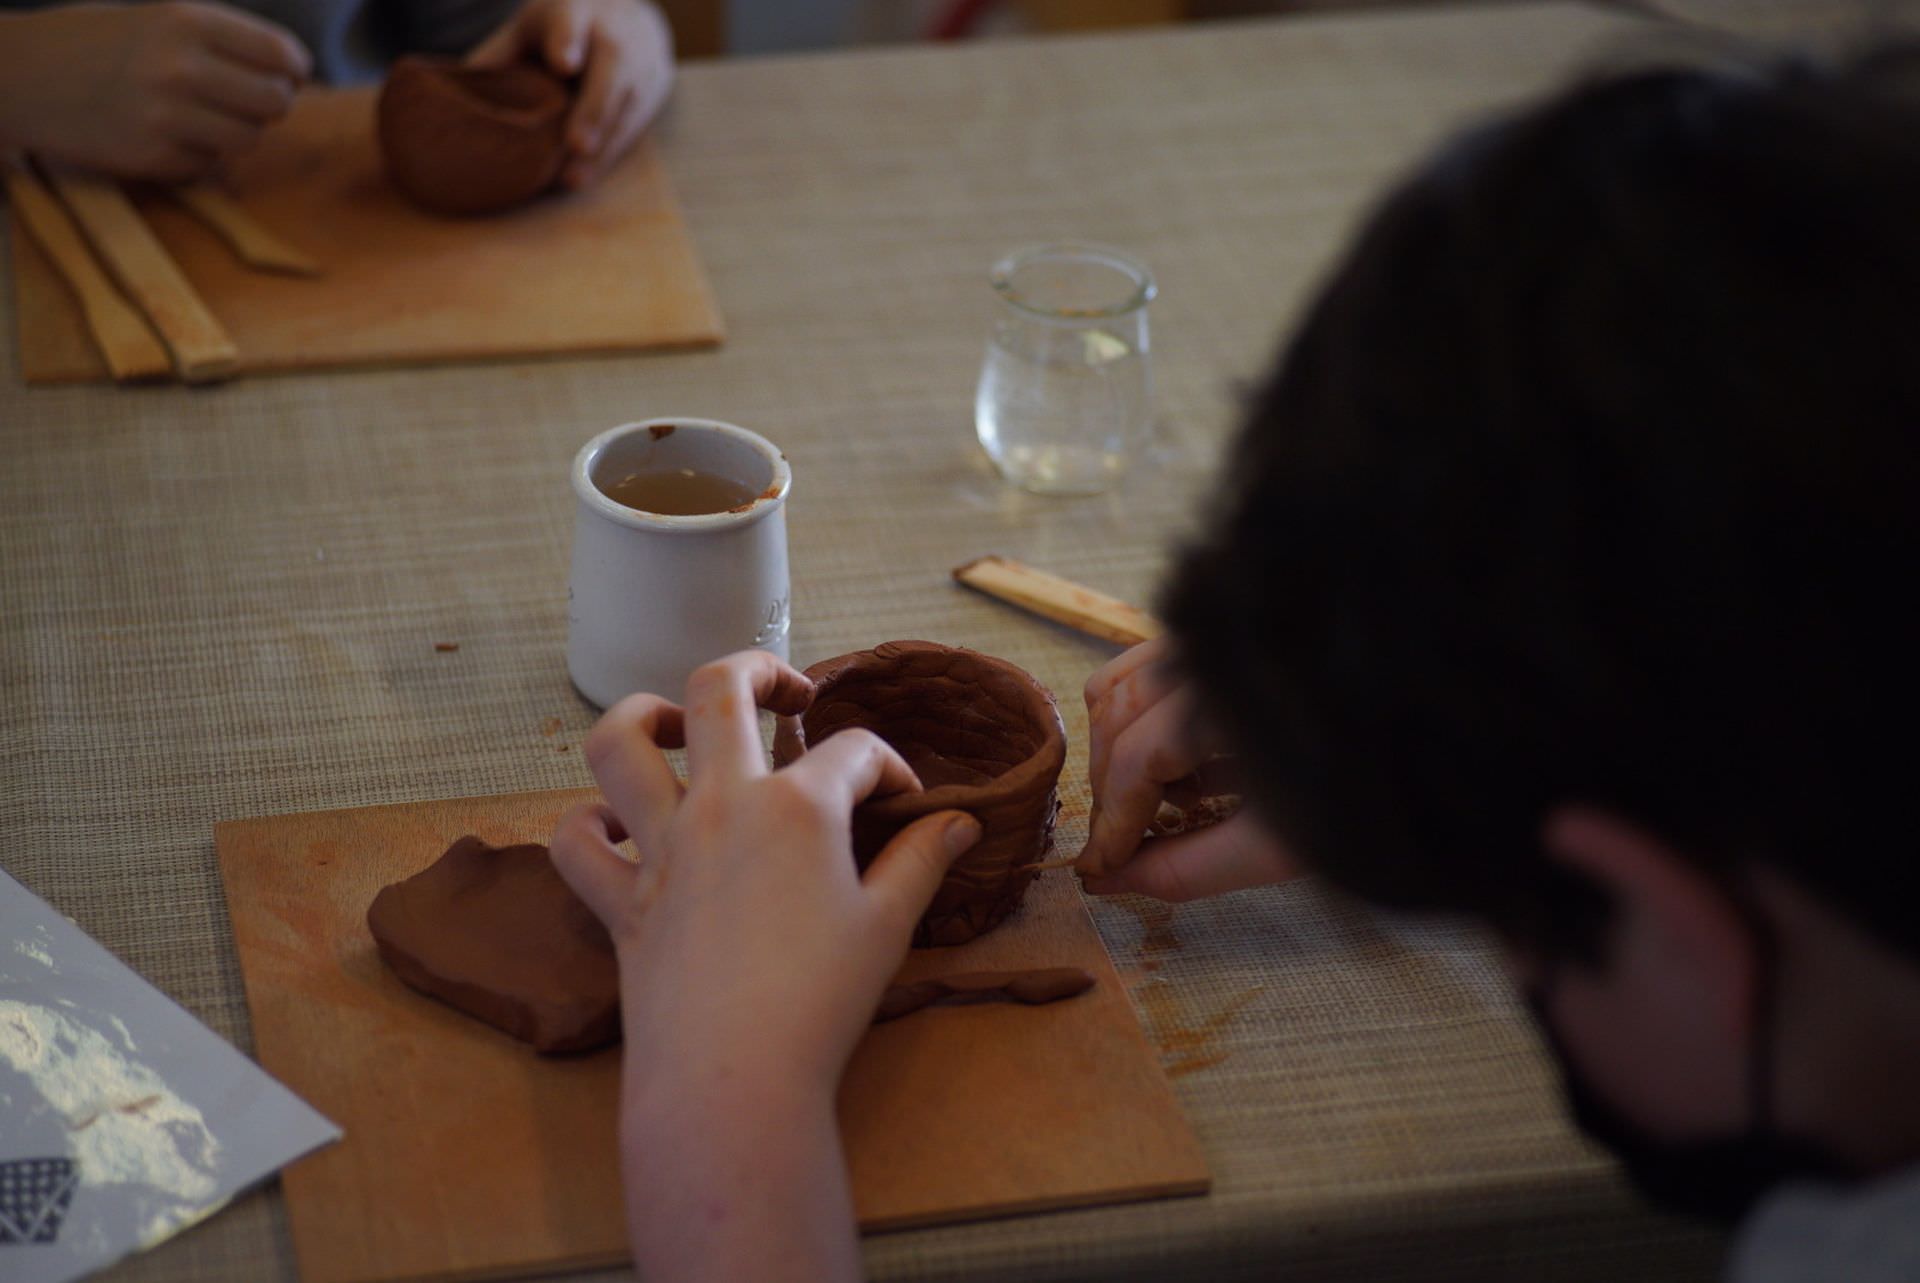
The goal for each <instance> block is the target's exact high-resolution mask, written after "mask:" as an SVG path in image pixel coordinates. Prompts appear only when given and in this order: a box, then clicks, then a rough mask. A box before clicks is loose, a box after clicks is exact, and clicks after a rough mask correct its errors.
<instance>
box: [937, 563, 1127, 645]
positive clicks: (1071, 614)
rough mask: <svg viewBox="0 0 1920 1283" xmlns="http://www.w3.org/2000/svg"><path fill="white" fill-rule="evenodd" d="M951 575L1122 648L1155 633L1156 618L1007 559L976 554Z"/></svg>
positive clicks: (1090, 590) (988, 593) (1112, 598)
mask: <svg viewBox="0 0 1920 1283" xmlns="http://www.w3.org/2000/svg"><path fill="white" fill-rule="evenodd" d="M953 577H954V578H955V579H957V580H959V581H960V582H961V583H963V584H965V585H966V586H967V587H969V588H973V589H977V590H979V591H980V592H983V593H985V594H987V596H989V597H998V598H999V599H1000V600H1001V601H1005V602H1011V603H1012V604H1014V605H1016V606H1019V607H1020V608H1022V609H1023V610H1030V611H1032V612H1033V613H1034V614H1036V615H1040V616H1043V617H1044V618H1047V619H1051V620H1053V621H1054V622H1055V623H1059V624H1065V625H1066V626H1067V627H1069V628H1077V629H1079V630H1080V631H1081V632H1083V633H1087V634H1089V635H1091V636H1094V637H1099V638H1103V639H1105V640H1106V641H1110V642H1119V643H1120V644H1121V645H1122V646H1137V645H1139V644H1140V643H1141V642H1143V641H1147V640H1150V639H1151V638H1154V637H1158V636H1159V635H1160V623H1159V621H1158V620H1156V619H1154V618H1153V616H1151V615H1149V614H1147V613H1146V612H1145V611H1144V610H1141V609H1140V608H1138V607H1137V606H1129V605H1128V604H1127V603H1126V602H1124V601H1120V600H1118V599H1117V598H1114V597H1109V596H1107V595H1106V594H1105V593H1099V592H1095V591H1094V590H1093V589H1091V588H1085V587H1082V586H1081V585H1079V584H1076V583H1074V582H1073V581H1072V580H1071V579H1062V578H1060V577H1059V576H1058V575H1050V574H1048V573H1047V572H1046V571H1044V570H1035V569H1034V568H1033V567H1032V566H1028V565H1025V564H1023V563H1021V562H1018V561H1015V560H1013V558H1011V557H991V556H989V557H980V558H976V559H975V560H973V561H969V562H968V563H967V564H966V565H964V566H956V567H955V568H954V571H953Z"/></svg>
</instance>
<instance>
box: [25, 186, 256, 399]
mask: <svg viewBox="0 0 1920 1283" xmlns="http://www.w3.org/2000/svg"><path fill="white" fill-rule="evenodd" d="M51 177H52V179H53V187H54V190H55V191H57V192H59V193H60V199H61V200H62V201H63V202H65V204H66V207H67V211H68V212H69V213H71V214H72V215H73V219H74V221H75V222H76V223H78V224H80V230H81V231H82V232H83V233H85V235H86V238H87V241H88V242H89V243H90V244H91V245H92V246H93V249H94V252H95V253H96V254H98V255H99V256H100V258H101V260H102V261H104V262H105V263H106V265H107V270H108V271H109V272H111V273H112V274H113V278H114V280H115V281H117V282H118V283H119V285H120V288H121V289H123V290H125V291H126V292H127V297H129V298H130V299H132V300H133V302H134V303H135V305H137V306H138V307H139V308H140V310H141V312H142V313H144V314H145V315H146V318H147V321H148V323H150V324H151V325H152V326H153V328H154V329H155V330H157V331H159V333H160V339H161V341H162V342H163V343H165V344H166V345H167V350H168V351H169V352H171V353H172V354H173V368H174V369H175V370H176V371H177V372H178V373H179V375H180V377H181V378H182V379H185V380H186V381H187V382H189V383H209V382H212V381H213V380H216V379H225V378H231V377H232V376H233V374H234V373H235V372H236V371H237V370H238V369H239V365H240V351H239V349H238V348H236V347H235V346H234V345H233V340H232V339H231V338H229V337H228V336H227V332H226V330H225V329H223V328H222V327H221V325H220V322H219V321H218V320H216V319H214V315H213V313H212V312H209V311H208V310H207V305H206V304H205V303H203V302H201V301H200V296H199V295H198V294H197V293H195V292H194V288H193V286H192V284H190V283H189V282H188V280H187V278H186V276H185V275H184V274H182V273H181V271H180V267H179V265H178V264H176V263H175V262H174V261H173V258H172V256H171V255H169V254H168V253H167V251H166V247H165V246H163V245H161V244H160V240H159V238H158V237H156V236H155V235H154V234H153V229H152V228H150V227H148V226H147V224H146V220H145V219H143V218H141V217H140V212H139V211H138V210H136V209H135V208H134V207H133V202H132V201H130V200H128V199H127V194H126V193H125V192H123V191H121V190H120V185H119V184H118V183H116V182H114V181H113V180H112V179H110V178H101V177H98V176H96V175H93V174H79V173H72V172H69V171H66V170H56V171H54V173H53V174H52V176H51Z"/></svg>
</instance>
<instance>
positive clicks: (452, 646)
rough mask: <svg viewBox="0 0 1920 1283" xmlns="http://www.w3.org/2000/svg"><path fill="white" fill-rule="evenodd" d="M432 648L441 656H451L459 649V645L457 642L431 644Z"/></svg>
mask: <svg viewBox="0 0 1920 1283" xmlns="http://www.w3.org/2000/svg"><path fill="white" fill-rule="evenodd" d="M433 648H434V649H435V650H437V651H439V652H440V653H441V654H442V655H451V654H453V652H454V651H456V650H459V649H460V643H459V642H435V643H434V644H433Z"/></svg>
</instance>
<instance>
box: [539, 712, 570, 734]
mask: <svg viewBox="0 0 1920 1283" xmlns="http://www.w3.org/2000/svg"><path fill="white" fill-rule="evenodd" d="M565 725H566V723H565V722H563V721H561V720H560V719H559V718H557V717H549V718H548V719H547V720H546V721H544V722H542V723H540V733H541V734H542V735H544V736H546V737H547V738H548V739H552V738H553V737H554V736H555V735H558V734H559V733H560V728H561V727H562V726H565Z"/></svg>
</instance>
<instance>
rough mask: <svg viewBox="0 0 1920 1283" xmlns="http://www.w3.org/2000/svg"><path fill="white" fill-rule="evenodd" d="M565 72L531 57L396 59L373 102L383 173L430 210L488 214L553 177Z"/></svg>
mask: <svg viewBox="0 0 1920 1283" xmlns="http://www.w3.org/2000/svg"><path fill="white" fill-rule="evenodd" d="M572 105H573V95H572V93H571V92H570V91H569V90H568V88H567V85H566V83H565V82H564V81H562V80H560V79H558V78H556V77H555V76H553V75H550V74H549V73H548V72H546V71H544V70H542V69H541V68H539V67H536V66H533V65H532V64H529V63H520V64H516V65H514V66H511V67H500V68H489V69H484V70H483V69H478V68H471V67H462V66H460V65H459V64H458V63H456V62H453V61H451V60H450V59H445V58H422V57H407V58H402V59H400V60H399V61H398V62H396V63H394V64H393V69H392V70H391V71H389V72H388V73H387V82H386V84H385V85H384V86H382V88H381V90H380V103H379V108H378V117H379V129H380V153H381V155H382V156H383V157H384V158H385V160H386V166H387V176H388V177H389V178H391V179H392V180H393V185H394V186H395V187H398V188H399V189H400V190H401V191H402V192H404V193H405V194H406V195H407V197H408V198H409V199H411V200H412V201H413V202H414V203H415V204H417V205H420V206H421V207H423V208H425V209H429V210H432V211H433V212H434V213H437V214H490V213H494V212H497V211H499V210H503V209H508V208H510V207H512V206H514V205H518V204H521V203H522V202H524V201H528V200H531V199H533V198H534V197H535V196H538V195H539V194H540V193H541V192H543V191H545V190H547V188H549V187H551V186H553V181H554V179H556V178H558V177H559V176H560V167H561V165H562V164H563V163H564V162H565V160H566V155H567V149H566V133H565V131H566V122H567V110H568V108H569V107H571V106H572Z"/></svg>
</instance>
